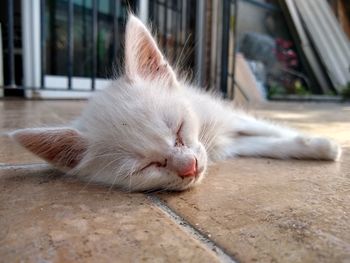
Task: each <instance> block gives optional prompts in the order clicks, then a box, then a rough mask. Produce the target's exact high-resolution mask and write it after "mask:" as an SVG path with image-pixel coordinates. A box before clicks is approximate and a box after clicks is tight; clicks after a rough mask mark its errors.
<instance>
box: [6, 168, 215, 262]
mask: <svg viewBox="0 0 350 263" xmlns="http://www.w3.org/2000/svg"><path fill="white" fill-rule="evenodd" d="M0 193H1V194H0V214H1V217H0V258H1V260H0V261H1V262H218V259H217V258H216V256H215V255H214V253H213V252H212V251H210V250H208V249H207V248H206V247H203V245H202V244H201V243H199V241H197V240H195V239H193V238H192V237H191V236H189V235H187V234H186V233H185V232H184V231H182V229H181V228H179V226H178V225H176V224H175V223H174V222H173V221H172V220H171V219H169V218H168V217H167V216H166V215H165V214H164V213H163V212H162V210H160V209H159V208H158V207H156V206H155V205H153V204H152V203H151V202H150V200H149V199H148V198H147V197H145V196H144V195H142V194H127V193H122V192H118V191H115V190H109V188H108V187H103V186H96V185H87V186H86V184H84V183H81V182H76V181H75V180H74V179H72V178H68V177H65V176H62V175H60V174H58V173H57V172H55V171H53V170H49V169H45V168H41V169H37V168H34V169H33V167H32V168H31V169H29V167H27V168H22V169H0Z"/></svg>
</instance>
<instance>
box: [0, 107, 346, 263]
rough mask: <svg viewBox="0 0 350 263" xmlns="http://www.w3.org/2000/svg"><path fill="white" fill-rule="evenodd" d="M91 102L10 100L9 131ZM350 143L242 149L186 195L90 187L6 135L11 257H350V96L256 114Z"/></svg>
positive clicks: (1, 181) (2, 258)
mask: <svg viewBox="0 0 350 263" xmlns="http://www.w3.org/2000/svg"><path fill="white" fill-rule="evenodd" d="M84 105H85V102H83V101H44V102H43V101H27V102H23V101H0V132H5V131H7V130H10V129H16V128H24V127H33V126H40V125H52V124H62V123H64V122H66V121H70V120H72V119H73V118H74V117H75V116H77V115H78V114H79V112H80V110H81V109H82V107H83V106H84ZM256 114H257V115H259V116H263V117H269V118H272V119H275V120H278V121H283V122H287V123H288V124H289V125H291V126H294V127H297V128H300V129H302V130H304V131H306V132H311V133H316V134H320V135H326V136H329V137H332V138H334V139H335V140H337V141H339V143H341V144H342V145H343V147H344V155H343V158H342V159H341V161H340V162H338V163H330V162H314V161H278V160H269V159H249V158H245V159H236V160H232V161H226V162H222V163H220V164H217V165H215V166H213V167H211V168H210V170H209V174H208V176H207V178H206V180H204V182H203V184H202V185H200V186H199V187H197V188H195V189H192V190H190V191H186V192H182V193H165V194H157V195H143V194H127V193H122V192H120V191H118V190H111V189H108V188H106V187H101V186H96V185H88V186H86V185H84V184H83V183H81V182H78V181H75V180H74V179H73V178H68V177H66V176H64V175H62V174H60V173H58V172H57V171H54V170H52V169H50V168H48V167H47V166H46V165H45V164H43V162H42V161H41V160H40V159H38V158H36V157H35V156H33V155H31V154H29V153H26V152H25V151H24V150H22V149H21V148H20V147H17V146H15V145H14V144H13V143H12V142H10V141H9V140H8V139H7V138H6V137H1V139H0V146H1V148H0V262H19V261H24V262H97V261H98V262H130V261H132V262H140V261H141V262H143V261H145V262H147V261H148V262H216V261H233V260H236V261H240V262H254V261H257V262H349V261H350V149H349V148H350V105H346V104H344V105H333V104H295V103H284V104H282V103H275V104H269V105H265V106H259V107H258V111H257V113H256Z"/></svg>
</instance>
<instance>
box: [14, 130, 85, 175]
mask: <svg viewBox="0 0 350 263" xmlns="http://www.w3.org/2000/svg"><path fill="white" fill-rule="evenodd" d="M9 135H10V136H11V137H12V138H13V139H14V140H15V141H16V142H17V143H19V144H20V145H22V146H23V147H24V148H26V149H27V150H29V151H30V152H32V153H34V154H36V155H37V156H39V157H40V158H42V159H44V160H45V161H47V162H49V163H51V164H53V165H54V166H57V167H58V168H62V169H65V170H67V169H68V170H70V169H72V168H74V167H76V166H77V165H78V164H79V163H80V161H81V160H82V158H83V156H84V154H85V152H86V150H87V147H88V142H87V139H86V138H84V136H83V135H82V134H81V133H80V132H79V131H77V130H76V129H73V128H69V127H67V128H35V129H23V130H17V131H14V132H12V133H10V134H9Z"/></svg>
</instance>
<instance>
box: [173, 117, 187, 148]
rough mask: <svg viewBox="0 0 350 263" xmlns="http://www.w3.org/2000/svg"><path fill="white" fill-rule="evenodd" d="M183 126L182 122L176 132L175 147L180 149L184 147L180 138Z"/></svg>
mask: <svg viewBox="0 0 350 263" xmlns="http://www.w3.org/2000/svg"><path fill="white" fill-rule="evenodd" d="M183 124H184V123H183V122H182V123H181V125H180V127H179V129H178V130H177V132H176V139H175V147H180V146H184V145H185V144H184V142H183V140H182V137H181V130H182V127H183Z"/></svg>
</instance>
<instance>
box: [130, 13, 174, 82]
mask: <svg viewBox="0 0 350 263" xmlns="http://www.w3.org/2000/svg"><path fill="white" fill-rule="evenodd" d="M125 74H126V77H127V78H128V79H129V80H130V81H135V80H136V81H137V80H151V81H152V80H156V81H162V82H163V83H165V84H166V85H168V86H176V85H177V83H178V82H177V80H176V75H175V73H174V71H173V69H172V68H171V66H170V65H169V63H168V62H167V60H166V59H165V58H164V56H163V54H162V53H161V51H160V50H159V48H158V47H157V44H156V42H155V40H154V39H153V37H152V35H151V33H150V32H149V31H148V29H147V28H146V26H145V25H144V24H143V23H142V22H141V21H140V20H139V19H138V18H136V17H135V16H134V15H130V16H129V19H128V22H127V25H126V31H125Z"/></svg>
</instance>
